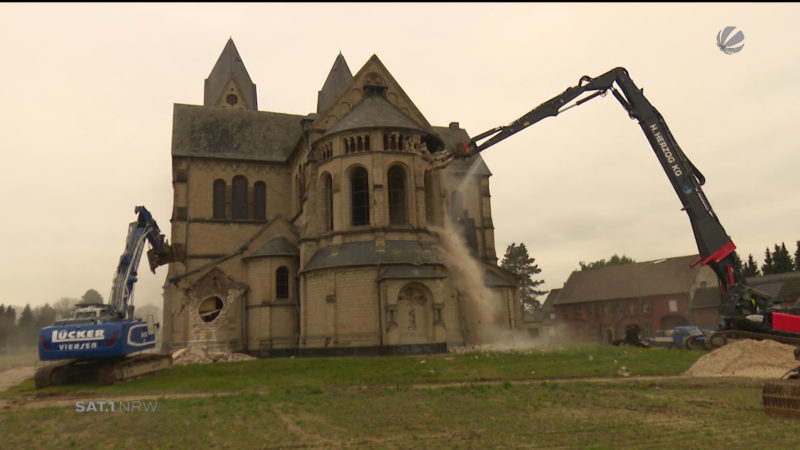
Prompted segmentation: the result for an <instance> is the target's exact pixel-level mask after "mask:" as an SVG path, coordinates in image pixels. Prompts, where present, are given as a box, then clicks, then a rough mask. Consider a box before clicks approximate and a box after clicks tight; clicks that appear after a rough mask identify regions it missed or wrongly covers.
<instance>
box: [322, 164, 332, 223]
mask: <svg viewBox="0 0 800 450" xmlns="http://www.w3.org/2000/svg"><path fill="white" fill-rule="evenodd" d="M322 189H323V195H322V201H323V202H325V217H324V220H325V223H324V228H325V231H331V230H333V179H332V178H331V174H329V173H326V174H325V176H323V177H322Z"/></svg>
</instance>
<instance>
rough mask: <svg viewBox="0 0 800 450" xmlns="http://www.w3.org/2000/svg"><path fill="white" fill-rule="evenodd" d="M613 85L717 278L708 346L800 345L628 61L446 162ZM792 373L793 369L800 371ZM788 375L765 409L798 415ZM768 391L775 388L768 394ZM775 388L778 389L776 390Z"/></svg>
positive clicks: (797, 393)
mask: <svg viewBox="0 0 800 450" xmlns="http://www.w3.org/2000/svg"><path fill="white" fill-rule="evenodd" d="M609 91H610V92H611V94H613V96H614V98H616V99H617V100H618V101H619V103H620V104H621V105H622V107H623V108H624V109H625V110H626V111H627V112H628V115H629V116H630V118H631V119H635V120H637V121H638V122H639V126H640V127H641V128H642V131H644V134H645V136H646V137H647V141H648V142H649V143H650V146H651V147H652V148H653V151H654V152H655V154H656V157H657V158H658V161H659V162H660V163H661V166H662V168H663V169H664V172H665V173H666V175H667V177H668V178H669V180H670V183H671V184H672V187H673V188H674V190H675V193H676V194H678V198H679V199H680V201H681V204H682V205H683V208H682V210H683V211H685V212H686V214H687V215H688V216H689V221H690V222H691V226H692V231H693V232H694V238H695V241H696V243H697V248H698V250H699V255H700V257H699V259H697V260H696V261H695V262H693V263H692V264H691V266H692V267H694V266H695V265H697V264H705V265H707V266H709V267H710V268H711V269H713V271H714V273H716V275H717V278H718V279H719V285H720V289H721V293H722V300H721V303H720V308H719V324H718V330H717V331H716V332H714V333H713V334H711V335H710V336H708V337H707V341H708V342H709V343H710V346H711V348H716V347H720V346H722V345H725V343H726V342H727V340H728V339H740V338H751V339H771V340H775V341H779V342H783V343H788V344H792V345H800V315H797V314H793V313H792V312H791V311H788V310H787V311H783V310H781V309H779V308H778V307H776V306H775V305H773V303H772V302H771V300H770V299H769V297H768V296H767V295H766V294H765V293H763V292H761V291H758V290H757V289H754V288H753V287H750V286H748V285H747V284H746V283H745V280H744V277H743V276H742V275H741V274H739V273H737V272H736V271H734V269H733V267H734V255H733V251H734V250H735V249H736V246H735V245H734V244H733V241H731V238H730V237H729V236H728V234H727V233H726V232H725V229H724V228H723V227H722V224H721V223H720V221H719V218H718V217H717V215H716V214H715V213H714V211H713V209H712V208H711V205H710V203H709V202H708V199H707V198H706V196H705V194H704V193H703V190H702V188H701V186H702V185H703V184H704V183H705V177H703V175H702V173H701V172H700V171H699V170H698V169H697V167H695V165H694V164H692V162H691V161H690V160H689V158H688V157H687V156H686V154H685V153H684V152H683V150H681V148H680V146H679V145H678V143H677V142H676V141H675V138H674V137H673V136H672V133H671V132H670V130H669V128H668V127H667V124H666V122H665V121H664V118H663V117H662V116H661V114H660V113H659V112H658V110H656V108H655V107H654V106H653V105H652V104H651V103H650V102H649V101H648V100H647V98H645V96H644V93H643V91H642V90H641V89H639V88H638V87H637V86H636V85H635V84H634V82H633V80H631V78H630V76H629V75H628V71H627V70H625V69H624V68H622V67H617V68H615V69H612V70H610V71H608V72H606V73H604V74H602V75H600V76H598V77H595V78H591V77H588V76H584V77H582V78H581V79H580V81H579V83H578V85H577V86H573V87H569V88H567V90H565V91H564V92H563V93H561V94H559V95H557V96H556V97H553V98H552V99H550V100H548V101H546V102H544V103H542V104H541V105H539V106H537V107H536V108H534V109H533V110H531V111H529V112H528V113H526V114H525V115H523V116H522V117H520V118H518V119H516V120H515V121H513V122H511V123H510V124H508V125H505V126H499V127H495V128H492V129H490V130H488V131H485V132H483V133H481V134H479V135H477V136H475V137H474V138H472V139H471V140H470V141H469V142H462V143H460V145H458V146H457V147H456V148H455V149H449V150H448V151H447V154H446V155H445V156H443V157H442V158H443V161H446V160H447V159H448V158H466V157H470V156H472V155H475V154H477V153H480V152H482V151H484V150H486V149H487V148H489V147H491V146H493V145H495V144H497V143H498V142H501V141H502V140H504V139H506V138H508V137H510V136H512V135H514V134H516V133H518V132H520V131H522V130H524V129H525V128H527V127H529V126H531V125H533V124H535V123H537V122H539V121H540V120H542V119H545V118H547V117H554V116H557V115H558V114H560V113H562V112H564V111H566V110H568V109H570V108H572V107H574V106H578V105H581V104H583V103H585V102H587V101H589V100H592V99H594V98H596V97H598V96H601V95H605V94H606V93H607V92H609ZM690 348H691V347H690ZM792 373H794V374H795V375H796V374H797V373H798V371H797V370H795V371H793V372H792ZM790 376H791V375H790ZM784 378H785V379H782V380H775V381H771V382H768V383H767V386H765V389H764V405H765V411H767V412H769V413H778V414H780V413H787V414H796V415H798V416H800V380H795V379H788V378H787V377H784ZM768 391H769V392H770V393H771V394H770V395H769V396H768V395H767V392H768ZM775 392H778V393H779V394H778V395H772V393H775Z"/></svg>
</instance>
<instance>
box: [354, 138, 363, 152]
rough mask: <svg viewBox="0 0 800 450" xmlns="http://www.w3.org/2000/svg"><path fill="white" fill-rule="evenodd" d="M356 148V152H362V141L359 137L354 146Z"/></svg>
mask: <svg viewBox="0 0 800 450" xmlns="http://www.w3.org/2000/svg"><path fill="white" fill-rule="evenodd" d="M356 148H357V149H358V151H361V150H364V141H363V140H362V139H361V136H359V137H358V143H357V144H356Z"/></svg>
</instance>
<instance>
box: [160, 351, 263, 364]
mask: <svg viewBox="0 0 800 450" xmlns="http://www.w3.org/2000/svg"><path fill="white" fill-rule="evenodd" d="M250 359H255V358H254V357H252V356H250V355H246V354H244V353H235V352H231V351H224V350H210V349H208V348H205V347H189V348H184V349H181V350H178V351H176V352H175V353H173V354H172V363H173V364H208V363H216V362H230V361H246V360H250Z"/></svg>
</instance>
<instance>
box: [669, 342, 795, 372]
mask: <svg viewBox="0 0 800 450" xmlns="http://www.w3.org/2000/svg"><path fill="white" fill-rule="evenodd" d="M794 349H795V347H794V346H793V345H789V344H781V343H780V342H776V341H772V340H768V339H765V340H763V341H756V340H753V339H742V340H740V341H734V342H731V343H729V344H727V345H724V346H722V347H720V348H718V349H716V350H713V351H711V352H709V353H706V354H705V355H703V356H701V357H700V359H698V360H697V361H696V362H695V363H694V365H692V367H690V368H689V370H687V371H686V372H685V373H684V375H686V376H690V377H748V378H780V377H781V376H783V375H784V374H785V373H786V372H787V371H789V370H790V369H792V368H794V367H797V366H798V361H797V360H795V359H794Z"/></svg>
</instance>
